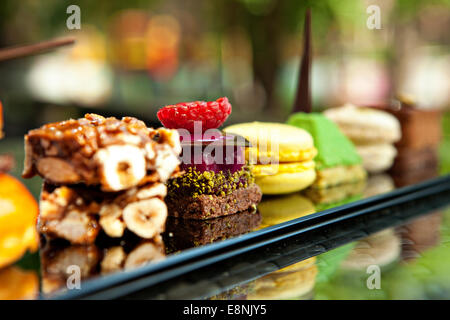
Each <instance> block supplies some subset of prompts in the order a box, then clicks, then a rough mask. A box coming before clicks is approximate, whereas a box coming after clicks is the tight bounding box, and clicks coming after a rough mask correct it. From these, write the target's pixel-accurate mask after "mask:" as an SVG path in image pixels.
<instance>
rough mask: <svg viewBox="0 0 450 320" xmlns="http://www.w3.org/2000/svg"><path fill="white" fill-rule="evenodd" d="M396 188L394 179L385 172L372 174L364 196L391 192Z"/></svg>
mask: <svg viewBox="0 0 450 320" xmlns="http://www.w3.org/2000/svg"><path fill="white" fill-rule="evenodd" d="M394 188H395V185H394V180H392V178H391V177H390V176H389V175H387V174H384V173H380V174H376V175H373V176H370V177H369V179H368V180H367V184H366V188H365V189H364V197H365V198H368V197H372V196H375V195H377V194H382V193H386V192H389V191H391V190H393V189H394Z"/></svg>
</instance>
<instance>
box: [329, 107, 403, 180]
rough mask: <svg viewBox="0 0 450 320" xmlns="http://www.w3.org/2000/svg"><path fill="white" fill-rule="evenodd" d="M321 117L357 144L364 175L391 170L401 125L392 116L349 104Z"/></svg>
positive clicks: (330, 110) (333, 109)
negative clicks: (394, 144)
mask: <svg viewBox="0 0 450 320" xmlns="http://www.w3.org/2000/svg"><path fill="white" fill-rule="evenodd" d="M324 114H325V116H327V117H328V118H329V119H331V120H332V121H333V122H335V123H336V124H337V125H338V126H339V128H340V129H341V130H342V132H343V133H344V134H345V135H346V136H347V137H348V138H349V139H350V140H352V141H353V142H354V143H355V144H356V148H357V150H358V153H359V155H360V156H361V157H362V158H363V165H364V168H365V169H366V170H367V171H369V172H371V173H377V172H382V171H385V170H387V169H389V168H390V167H391V166H392V163H393V161H394V158H395V156H396V154H397V151H396V149H395V148H394V146H393V143H395V142H396V141H398V140H399V139H400V137H401V130H400V123H399V121H398V120H397V119H396V118H395V117H394V116H393V115H391V114H389V113H387V112H384V111H381V110H377V109H374V108H362V107H356V106H354V105H350V104H347V105H345V106H342V107H339V108H332V109H328V110H326V111H325V112H324Z"/></svg>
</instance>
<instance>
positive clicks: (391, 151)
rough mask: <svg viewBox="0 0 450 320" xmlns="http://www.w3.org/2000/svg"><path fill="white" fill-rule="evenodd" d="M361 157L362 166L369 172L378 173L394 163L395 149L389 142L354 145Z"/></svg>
mask: <svg viewBox="0 0 450 320" xmlns="http://www.w3.org/2000/svg"><path fill="white" fill-rule="evenodd" d="M356 150H357V151H358V154H359V155H360V156H361V158H362V159H363V167H364V169H366V170H367V171H368V172H370V173H380V172H383V171H385V170H387V169H389V168H390V167H391V166H392V164H393V163H394V159H395V156H396V155H397V149H395V147H394V146H393V145H391V144H370V145H359V146H356Z"/></svg>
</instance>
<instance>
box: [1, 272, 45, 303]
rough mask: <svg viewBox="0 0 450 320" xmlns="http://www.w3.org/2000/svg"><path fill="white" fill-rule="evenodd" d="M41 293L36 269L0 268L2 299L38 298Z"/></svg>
mask: <svg viewBox="0 0 450 320" xmlns="http://www.w3.org/2000/svg"><path fill="white" fill-rule="evenodd" d="M38 294H39V279H38V276H37V274H36V272H34V271H25V270H22V269H21V268H19V267H15V266H12V267H7V268H4V269H1V270H0V300H28V299H36V298H37V297H38Z"/></svg>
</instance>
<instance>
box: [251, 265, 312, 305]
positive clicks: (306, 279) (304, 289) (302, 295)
mask: <svg viewBox="0 0 450 320" xmlns="http://www.w3.org/2000/svg"><path fill="white" fill-rule="evenodd" d="M315 262H316V258H315V257H312V258H309V259H306V260H304V261H301V262H299V263H296V264H293V265H291V266H289V267H286V268H283V269H280V270H278V271H276V272H273V273H271V274H268V275H266V276H264V277H262V278H259V279H257V280H255V281H254V282H253V283H252V285H251V286H250V287H251V289H250V290H249V292H248V294H247V299H248V300H286V299H308V298H311V297H310V295H312V290H313V289H314V284H315V282H316V276H317V272H318V271H317V266H316V264H315Z"/></svg>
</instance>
